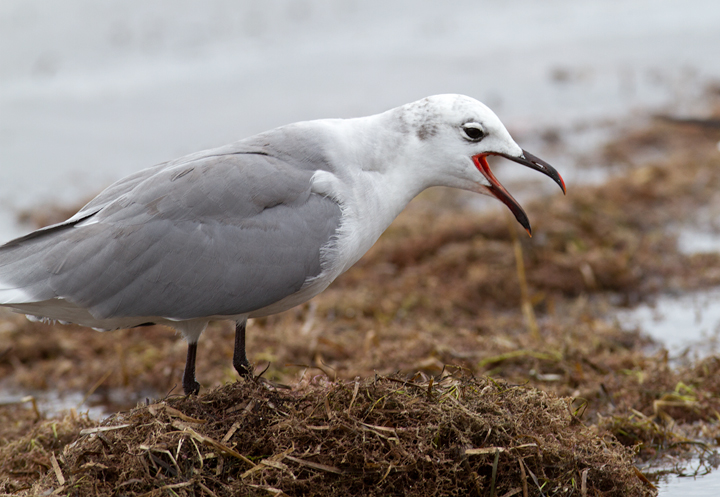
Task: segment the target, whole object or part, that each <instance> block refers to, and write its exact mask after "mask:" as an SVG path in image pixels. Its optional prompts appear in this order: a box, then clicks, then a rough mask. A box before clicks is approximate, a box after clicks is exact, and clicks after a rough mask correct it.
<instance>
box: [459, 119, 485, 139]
mask: <svg viewBox="0 0 720 497" xmlns="http://www.w3.org/2000/svg"><path fill="white" fill-rule="evenodd" d="M462 130H463V133H464V134H465V138H467V139H468V140H470V141H473V142H479V141H480V140H482V139H483V138H485V131H483V129H482V126H480V125H479V124H478V123H465V124H463V125H462Z"/></svg>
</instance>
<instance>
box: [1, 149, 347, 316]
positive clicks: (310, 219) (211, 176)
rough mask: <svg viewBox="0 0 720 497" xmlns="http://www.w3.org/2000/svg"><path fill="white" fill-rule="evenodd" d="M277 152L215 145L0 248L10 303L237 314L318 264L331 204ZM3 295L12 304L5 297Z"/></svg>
mask: <svg viewBox="0 0 720 497" xmlns="http://www.w3.org/2000/svg"><path fill="white" fill-rule="evenodd" d="M313 173H314V171H313V170H312V168H309V167H307V164H303V165H302V166H300V167H298V166H297V165H295V164H291V163H290V162H289V161H288V160H287V159H286V158H283V159H279V158H276V157H272V156H270V155H266V154H265V153H263V152H260V153H254V152H248V151H247V150H245V149H244V148H243V147H242V146H241V147H238V146H235V147H232V148H229V149H225V150H224V149H216V150H215V151H208V152H202V153H198V154H194V155H193V156H188V157H186V158H183V159H180V160H177V161H173V162H170V163H167V164H161V165H159V166H155V167H153V168H150V169H146V170H144V171H140V172H138V173H136V174H134V175H132V176H129V177H127V178H125V179H123V180H120V181H119V182H117V183H116V184H114V185H112V186H111V187H109V188H108V189H107V190H105V191H104V192H102V193H101V194H100V195H98V197H96V198H95V199H94V200H92V201H91V202H90V203H88V204H87V205H86V206H85V207H83V209H81V210H80V211H79V212H78V213H77V214H76V215H75V216H73V217H72V218H70V219H69V220H68V221H66V222H65V223H61V224H59V225H55V226H52V227H49V228H45V229H44V230H38V231H37V232H34V233H31V234H30V235H27V236H25V237H22V238H19V239H16V240H13V241H11V242H9V243H8V244H6V245H4V246H2V247H0V287H5V288H6V289H7V288H8V287H11V288H13V289H15V290H16V291H15V292H14V293H13V294H12V295H13V299H15V300H14V301H12V302H10V301H8V299H6V300H5V301H4V302H3V301H2V299H1V298H0V303H5V304H10V305H12V303H18V304H19V303H22V302H19V301H17V300H18V295H22V296H23V298H22V300H23V302H25V303H27V302H38V301H44V300H49V299H53V298H58V297H59V298H62V299H65V300H67V301H69V302H71V303H73V304H75V305H77V306H80V307H83V308H86V309H89V311H90V312H91V313H92V314H93V316H95V317H96V318H101V319H103V318H110V317H127V316H161V317H168V318H174V319H191V318H196V317H206V316H213V315H236V314H243V313H247V312H250V311H253V310H256V309H259V308H262V307H265V306H267V305H270V304H272V303H274V302H277V301H279V300H281V299H282V298H284V297H287V296H288V295H292V294H293V293H295V292H297V291H298V290H299V289H300V288H301V287H302V285H303V283H305V281H306V280H307V279H308V278H311V277H313V276H317V275H318V274H319V273H320V272H321V270H322V268H321V255H320V252H321V248H322V247H323V246H326V245H328V244H329V243H332V237H333V235H334V234H335V232H336V230H337V228H338V226H339V224H340V207H339V206H338V204H337V203H336V202H335V201H333V200H332V199H330V198H327V197H324V196H321V195H318V194H315V193H313V192H312V191H311V177H312V175H313ZM11 300H12V299H11Z"/></svg>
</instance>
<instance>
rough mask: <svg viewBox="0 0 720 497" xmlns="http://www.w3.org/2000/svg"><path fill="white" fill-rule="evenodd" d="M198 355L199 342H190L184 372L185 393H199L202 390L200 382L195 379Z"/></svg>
mask: <svg viewBox="0 0 720 497" xmlns="http://www.w3.org/2000/svg"><path fill="white" fill-rule="evenodd" d="M196 355H197V342H195V343H188V351H187V360H186V361H185V372H184V373H183V380H182V383H183V390H185V395H191V394H197V393H198V392H199V391H200V383H198V382H197V381H195V356H196Z"/></svg>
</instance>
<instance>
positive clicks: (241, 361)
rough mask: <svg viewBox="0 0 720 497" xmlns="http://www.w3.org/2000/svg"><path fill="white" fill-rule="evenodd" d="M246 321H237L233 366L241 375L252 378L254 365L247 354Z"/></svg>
mask: <svg viewBox="0 0 720 497" xmlns="http://www.w3.org/2000/svg"><path fill="white" fill-rule="evenodd" d="M245 323H246V321H238V322H237V323H235V352H234V353H233V366H234V367H235V371H237V372H238V374H239V375H240V376H245V377H246V378H252V367H251V366H250V361H248V358H247V355H246V354H245Z"/></svg>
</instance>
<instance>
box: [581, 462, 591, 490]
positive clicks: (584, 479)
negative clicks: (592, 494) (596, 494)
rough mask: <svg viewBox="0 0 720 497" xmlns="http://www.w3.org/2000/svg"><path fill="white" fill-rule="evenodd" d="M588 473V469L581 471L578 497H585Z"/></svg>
mask: <svg viewBox="0 0 720 497" xmlns="http://www.w3.org/2000/svg"><path fill="white" fill-rule="evenodd" d="M588 471H590V468H585V469H583V472H582V475H580V495H581V496H582V497H587V477H588Z"/></svg>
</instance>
